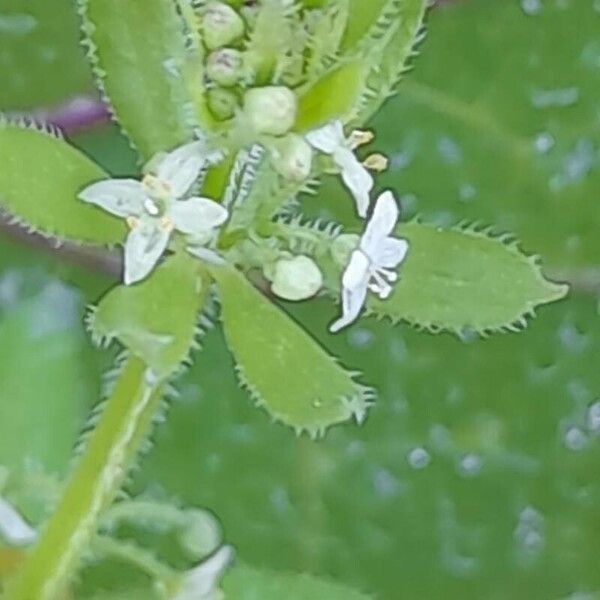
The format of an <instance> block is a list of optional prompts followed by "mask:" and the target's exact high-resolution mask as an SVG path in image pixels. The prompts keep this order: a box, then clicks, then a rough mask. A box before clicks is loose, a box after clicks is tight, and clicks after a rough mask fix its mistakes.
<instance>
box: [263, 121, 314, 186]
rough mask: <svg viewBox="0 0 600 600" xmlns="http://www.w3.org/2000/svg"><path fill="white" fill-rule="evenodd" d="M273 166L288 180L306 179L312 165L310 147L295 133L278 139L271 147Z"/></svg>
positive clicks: (299, 180) (298, 180)
mask: <svg viewBox="0 0 600 600" xmlns="http://www.w3.org/2000/svg"><path fill="white" fill-rule="evenodd" d="M272 152H273V157H272V160H273V166H274V167H275V170H276V171H277V172H278V173H279V174H280V175H281V176H282V177H284V178H285V179H287V180H288V181H293V182H298V183H299V182H301V181H304V180H306V179H308V176H309V175H310V170H311V166H312V148H311V147H310V145H309V144H308V142H306V140H305V139H304V138H303V137H302V136H299V135H296V134H295V133H292V134H290V135H287V136H286V137H284V138H282V139H281V140H278V143H277V144H275V145H274V147H273V150H272Z"/></svg>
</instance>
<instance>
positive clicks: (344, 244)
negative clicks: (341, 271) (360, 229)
mask: <svg viewBox="0 0 600 600" xmlns="http://www.w3.org/2000/svg"><path fill="white" fill-rule="evenodd" d="M359 243H360V236H358V235H355V234H354V233H342V235H338V236H337V237H336V238H335V240H333V243H332V244H331V247H330V252H331V256H332V258H333V260H334V261H335V263H336V264H337V265H338V266H340V267H345V266H346V265H347V264H348V261H349V260H350V255H351V254H352V252H353V251H354V250H356V248H358V244H359Z"/></svg>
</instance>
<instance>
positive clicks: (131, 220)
mask: <svg viewBox="0 0 600 600" xmlns="http://www.w3.org/2000/svg"><path fill="white" fill-rule="evenodd" d="M125 222H126V223H127V227H129V229H136V227H138V226H139V224H140V221H139V219H136V218H135V217H127V219H125Z"/></svg>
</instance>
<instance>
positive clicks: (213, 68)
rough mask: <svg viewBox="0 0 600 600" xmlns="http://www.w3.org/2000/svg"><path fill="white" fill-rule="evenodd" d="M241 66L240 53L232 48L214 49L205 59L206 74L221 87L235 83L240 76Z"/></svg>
mask: <svg viewBox="0 0 600 600" xmlns="http://www.w3.org/2000/svg"><path fill="white" fill-rule="evenodd" d="M242 68H243V59H242V53H241V52H240V51H239V50H234V49H233V48H222V49H221V50H215V51H214V52H212V53H211V54H210V56H209V57H208V60H207V61H206V74H207V75H208V76H209V77H210V78H211V79H212V80H213V81H214V82H215V83H217V84H219V85H222V86H223V87H231V86H233V85H235V84H236V83H237V82H238V81H239V80H240V78H241V76H242Z"/></svg>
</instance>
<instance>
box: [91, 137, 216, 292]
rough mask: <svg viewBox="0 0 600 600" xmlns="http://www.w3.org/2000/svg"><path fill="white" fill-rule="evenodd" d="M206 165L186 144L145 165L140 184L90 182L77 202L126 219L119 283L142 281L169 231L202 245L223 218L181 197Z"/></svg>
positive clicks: (197, 148) (212, 205)
mask: <svg viewBox="0 0 600 600" xmlns="http://www.w3.org/2000/svg"><path fill="white" fill-rule="evenodd" d="M210 160H212V158H211V157H210V156H207V154H206V151H205V150H204V148H203V144H202V142H192V143H191V144H186V145H184V146H181V147H180V148H177V149H176V150H174V151H173V152H170V153H168V154H164V155H162V156H160V157H159V160H158V161H156V160H153V161H151V163H150V165H151V166H152V167H154V168H153V170H154V171H155V172H154V173H153V174H148V175H146V176H145V177H144V178H143V180H142V181H137V180H135V179H108V180H105V181H99V182H97V183H93V184H92V185H90V186H89V187H87V188H86V189H85V190H83V191H82V192H81V193H80V194H79V197H80V198H81V199H82V200H83V201H85V202H89V203H90V204H95V205H97V206H100V207H101V208H103V209H104V210H106V211H108V212H109V213H111V214H113V215H116V216H117V217H122V218H124V219H126V220H127V224H128V225H129V227H130V229H131V231H130V233H129V235H128V236H127V240H126V241H125V284H126V285H130V284H132V283H135V282H136V281H140V280H142V279H144V278H145V277H146V276H147V275H148V274H149V273H150V272H151V271H152V269H153V268H154V267H155V265H156V263H157V262H158V261H159V259H160V257H161V256H162V255H163V253H164V251H165V250H166V248H167V245H168V243H169V239H170V237H171V233H172V231H173V229H176V230H177V231H179V232H181V233H183V234H185V235H188V236H192V237H193V238H194V242H195V243H196V244H205V243H206V242H208V241H209V240H210V238H211V237H212V235H213V233H214V230H215V229H216V228H217V227H219V226H220V225H222V224H223V223H224V222H225V221H226V220H227V217H228V212H227V209H225V208H224V207H223V206H221V205H220V204H217V203H216V202H214V201H213V200H211V199H209V198H200V197H192V198H187V199H183V198H185V197H186V195H187V193H188V192H189V191H190V188H191V187H192V185H193V184H194V183H195V181H196V179H197V178H198V176H199V174H200V171H201V169H202V167H203V166H204V164H205V163H206V162H208V161H210Z"/></svg>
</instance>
